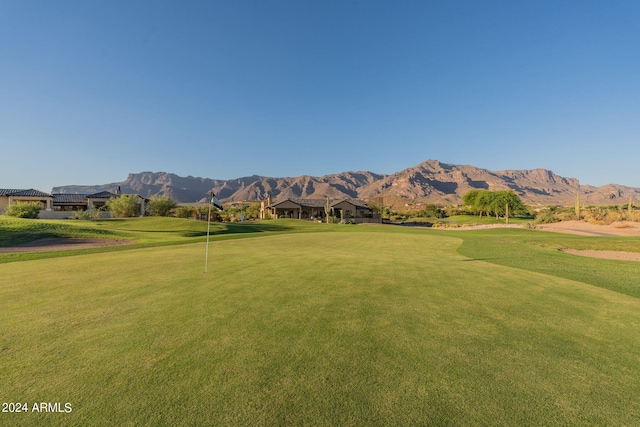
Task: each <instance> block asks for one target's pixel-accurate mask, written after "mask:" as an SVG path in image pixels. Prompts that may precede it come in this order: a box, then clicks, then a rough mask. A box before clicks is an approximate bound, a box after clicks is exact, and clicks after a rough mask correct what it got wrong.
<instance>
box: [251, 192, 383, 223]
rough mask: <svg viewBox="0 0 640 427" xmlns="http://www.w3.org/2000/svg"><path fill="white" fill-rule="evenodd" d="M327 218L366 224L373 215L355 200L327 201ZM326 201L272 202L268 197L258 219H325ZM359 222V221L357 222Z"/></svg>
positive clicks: (360, 202)
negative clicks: (332, 217)
mask: <svg viewBox="0 0 640 427" xmlns="http://www.w3.org/2000/svg"><path fill="white" fill-rule="evenodd" d="M328 203H329V216H335V217H337V218H340V219H347V220H351V219H353V220H355V221H356V222H368V221H365V219H372V218H373V213H372V211H371V208H369V207H368V206H367V205H366V203H364V202H363V201H361V200H357V199H342V200H329V201H328ZM326 210H327V199H297V198H287V199H284V200H280V201H276V202H272V200H271V198H270V197H269V198H268V199H267V200H265V201H263V202H261V204H260V219H266V218H269V217H270V218H273V219H276V218H295V219H307V220H314V219H315V220H320V221H323V220H325V219H326ZM359 220H360V221H359Z"/></svg>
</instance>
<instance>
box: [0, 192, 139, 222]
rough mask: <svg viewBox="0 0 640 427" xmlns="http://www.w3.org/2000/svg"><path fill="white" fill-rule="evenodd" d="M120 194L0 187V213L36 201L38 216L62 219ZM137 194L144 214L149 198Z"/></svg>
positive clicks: (104, 202) (101, 205)
mask: <svg viewBox="0 0 640 427" xmlns="http://www.w3.org/2000/svg"><path fill="white" fill-rule="evenodd" d="M118 196H120V193H119V192H116V193H110V192H108V191H101V192H99V193H94V194H65V193H56V194H48V193H43V192H41V191H38V190H33V189H30V190H12V189H3V188H0V215H1V214H3V213H4V211H5V210H6V209H7V207H9V206H10V205H12V204H13V203H19V202H38V203H40V204H41V205H42V211H41V212H40V218H43V219H64V218H71V217H73V216H74V214H75V212H78V211H85V210H90V209H100V208H102V207H104V205H106V203H107V202H108V201H109V199H111V198H113V197H118ZM137 196H138V203H139V204H140V215H144V214H145V211H146V207H147V204H148V202H149V200H147V199H145V198H144V197H142V196H139V195H137Z"/></svg>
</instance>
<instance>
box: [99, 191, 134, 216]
mask: <svg viewBox="0 0 640 427" xmlns="http://www.w3.org/2000/svg"><path fill="white" fill-rule="evenodd" d="M105 205H106V206H107V209H109V212H111V216H113V217H114V218H131V217H135V216H138V215H140V204H139V203H138V196H136V195H135V194H123V195H121V196H117V197H112V198H110V199H109V200H107V203H106V204H105Z"/></svg>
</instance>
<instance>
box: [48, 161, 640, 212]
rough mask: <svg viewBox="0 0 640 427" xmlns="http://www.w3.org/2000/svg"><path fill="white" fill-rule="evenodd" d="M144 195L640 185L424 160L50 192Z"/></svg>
mask: <svg viewBox="0 0 640 427" xmlns="http://www.w3.org/2000/svg"><path fill="white" fill-rule="evenodd" d="M118 186H120V188H121V190H122V192H123V193H136V194H140V195H141V196H143V197H152V196H158V195H167V196H170V197H171V198H173V199H174V200H175V201H177V202H178V203H193V202H201V201H205V200H206V199H207V194H209V192H210V191H211V190H213V191H214V192H215V193H216V195H217V196H218V198H219V199H220V200H221V201H222V202H234V201H256V200H265V199H266V198H267V197H268V196H269V195H270V196H271V197H272V199H274V200H280V199H286V198H325V197H330V198H333V199H340V198H359V199H364V200H367V199H370V198H373V197H379V196H383V197H386V198H390V199H411V200H415V201H421V202H425V203H445V204H457V203H460V202H461V200H462V196H463V195H464V194H465V193H466V192H467V191H469V190H471V189H475V188H481V189H488V190H505V189H511V190H513V191H514V192H515V193H516V194H518V195H519V196H520V197H521V198H522V200H523V201H524V202H525V203H527V204H530V205H538V204H540V205H550V204H559V205H570V204H573V203H574V201H575V197H576V194H577V192H578V191H580V193H581V197H580V198H581V203H582V204H584V205H587V204H593V205H602V204H623V203H627V202H628V201H629V198H630V197H632V198H633V200H635V201H636V202H637V201H638V200H640V189H637V188H632V187H625V186H622V185H617V184H610V185H605V186H601V187H594V186H590V185H580V182H579V181H578V180H577V179H575V178H564V177H561V176H559V175H556V174H555V173H553V172H552V171H550V170H547V169H532V170H504V171H490V170H487V169H482V168H478V167H475V166H469V165H453V164H446V163H441V162H439V161H437V160H427V161H425V162H422V163H420V164H419V165H416V166H413V167H410V168H407V169H404V170H402V171H400V172H396V173H394V174H391V175H386V174H377V173H373V172H368V171H360V172H342V173H339V174H331V175H324V176H321V177H313V176H308V175H303V176H298V177H291V178H270V177H263V176H258V175H253V176H248V177H243V178H237V179H231V180H219V179H210V178H197V177H192V176H187V177H181V176H178V175H175V174H172V173H167V172H141V173H130V174H129V176H128V177H127V179H126V180H125V181H122V182H115V183H110V184H102V185H89V186H83V185H66V186H60V187H54V188H53V190H52V193H66V194H73V193H77V194H80V193H84V194H87V193H97V192H100V191H115V189H116V188H117V187H118Z"/></svg>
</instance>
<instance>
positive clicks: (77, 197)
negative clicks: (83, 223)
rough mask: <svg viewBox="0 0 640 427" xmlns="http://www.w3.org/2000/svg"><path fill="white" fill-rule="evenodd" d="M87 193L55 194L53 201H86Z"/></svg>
mask: <svg viewBox="0 0 640 427" xmlns="http://www.w3.org/2000/svg"><path fill="white" fill-rule="evenodd" d="M86 202H87V195H86V194H62V193H57V194H53V203H54V204H55V203H86Z"/></svg>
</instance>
